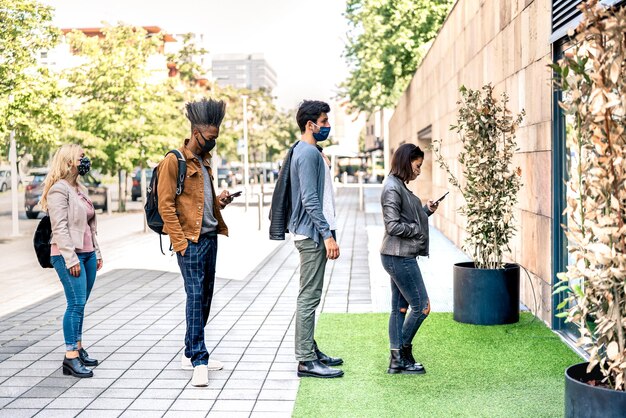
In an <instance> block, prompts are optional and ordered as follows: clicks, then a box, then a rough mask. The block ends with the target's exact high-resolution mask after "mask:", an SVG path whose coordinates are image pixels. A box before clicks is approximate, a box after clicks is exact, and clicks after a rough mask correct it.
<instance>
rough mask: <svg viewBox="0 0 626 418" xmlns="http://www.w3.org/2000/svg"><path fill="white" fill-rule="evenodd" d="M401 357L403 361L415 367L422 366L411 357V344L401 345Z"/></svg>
mask: <svg viewBox="0 0 626 418" xmlns="http://www.w3.org/2000/svg"><path fill="white" fill-rule="evenodd" d="M402 356H403V357H404V360H405V361H406V362H407V363H409V364H415V365H417V366H422V363H418V362H416V361H415V358H414V357H413V345H412V344H409V345H402Z"/></svg>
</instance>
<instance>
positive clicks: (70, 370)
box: [63, 357, 93, 377]
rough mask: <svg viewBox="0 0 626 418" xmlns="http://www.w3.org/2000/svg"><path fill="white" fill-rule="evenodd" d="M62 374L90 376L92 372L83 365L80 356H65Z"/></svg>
mask: <svg viewBox="0 0 626 418" xmlns="http://www.w3.org/2000/svg"><path fill="white" fill-rule="evenodd" d="M63 374H64V375H66V376H69V375H72V376H76V377H92V376H93V372H92V371H91V370H89V369H88V368H86V367H85V365H84V364H83V362H82V361H80V358H78V357H76V358H67V357H65V358H64V359H63Z"/></svg>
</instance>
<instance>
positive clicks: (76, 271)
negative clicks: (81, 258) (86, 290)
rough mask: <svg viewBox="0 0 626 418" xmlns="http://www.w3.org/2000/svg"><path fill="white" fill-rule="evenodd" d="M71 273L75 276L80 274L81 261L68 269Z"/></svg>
mask: <svg viewBox="0 0 626 418" xmlns="http://www.w3.org/2000/svg"><path fill="white" fill-rule="evenodd" d="M68 270H69V271H70V274H71V275H72V276H74V277H78V276H80V263H78V264H75V265H73V266H72V267H70V268H69V269H68Z"/></svg>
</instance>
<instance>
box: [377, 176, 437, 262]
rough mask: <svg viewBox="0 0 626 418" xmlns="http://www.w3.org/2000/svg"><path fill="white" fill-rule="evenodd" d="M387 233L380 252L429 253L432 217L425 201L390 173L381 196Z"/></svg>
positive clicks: (394, 253) (416, 254)
mask: <svg viewBox="0 0 626 418" xmlns="http://www.w3.org/2000/svg"><path fill="white" fill-rule="evenodd" d="M380 203H381V205H382V208H383V221H384V222H385V234H384V236H383V243H382V245H381V247H380V253H381V254H385V255H393V256H396V257H417V256H428V240H429V239H428V217H429V216H430V215H432V214H433V213H432V212H431V211H430V210H429V209H428V206H427V205H422V201H421V200H420V199H419V197H417V196H415V195H414V194H413V192H411V191H410V190H409V189H408V188H407V187H406V184H404V182H403V181H402V180H400V179H399V178H398V177H396V176H394V175H393V174H390V175H389V176H387V179H386V180H385V184H384V186H383V192H382V194H381V196H380Z"/></svg>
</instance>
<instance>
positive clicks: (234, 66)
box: [212, 54, 277, 92]
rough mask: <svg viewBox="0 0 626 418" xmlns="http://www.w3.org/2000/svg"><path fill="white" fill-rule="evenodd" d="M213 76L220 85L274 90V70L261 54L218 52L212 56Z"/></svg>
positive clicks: (275, 81) (275, 80)
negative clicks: (218, 53)
mask: <svg viewBox="0 0 626 418" xmlns="http://www.w3.org/2000/svg"><path fill="white" fill-rule="evenodd" d="M212 70H213V78H214V79H215V81H216V82H217V84H218V85H219V86H221V87H225V86H232V87H236V88H245V89H250V90H259V89H266V90H268V91H270V92H271V91H272V90H274V88H275V87H276V83H277V78H276V72H275V71H274V69H273V68H272V67H271V66H270V65H269V63H268V62H267V61H266V60H265V58H264V56H263V54H220V55H215V56H214V57H213V68H212Z"/></svg>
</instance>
